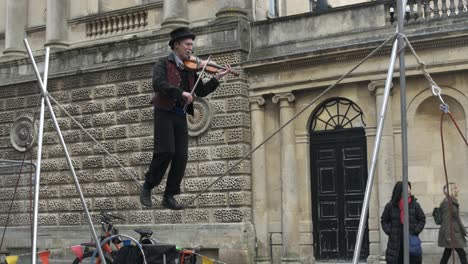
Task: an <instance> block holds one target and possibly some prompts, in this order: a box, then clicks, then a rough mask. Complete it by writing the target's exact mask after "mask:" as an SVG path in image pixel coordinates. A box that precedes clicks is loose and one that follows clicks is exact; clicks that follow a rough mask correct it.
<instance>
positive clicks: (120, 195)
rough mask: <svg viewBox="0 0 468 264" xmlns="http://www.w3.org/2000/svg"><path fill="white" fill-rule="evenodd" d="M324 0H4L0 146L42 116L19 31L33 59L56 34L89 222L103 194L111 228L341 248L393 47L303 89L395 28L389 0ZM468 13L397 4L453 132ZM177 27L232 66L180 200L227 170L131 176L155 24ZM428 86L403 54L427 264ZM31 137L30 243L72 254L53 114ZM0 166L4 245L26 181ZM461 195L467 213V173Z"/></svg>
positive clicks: (317, 255)
mask: <svg viewBox="0 0 468 264" xmlns="http://www.w3.org/2000/svg"><path fill="white" fill-rule="evenodd" d="M328 2H329V3H330V6H331V8H330V9H328V10H325V11H320V12H315V11H314V10H313V8H312V7H311V6H313V4H314V3H315V1H306V0H295V1H289V0H288V1H284V0H283V1H273V0H272V1H267V0H261V1H249V0H235V1H234V0H231V1H227V0H226V1H224V0H223V1H221V0H219V1H212V0H188V1H187V0H167V1H166V0H164V1H162V0H135V1H128V0H119V1H107V0H80V1H66V0H55V1H54V0H39V1H37V0H0V17H4V18H5V19H4V20H1V21H0V52H1V53H2V56H0V76H1V78H0V95H1V96H0V149H1V151H0V159H3V160H21V159H23V157H24V153H25V152H24V151H25V149H24V141H25V140H26V141H27V137H24V133H25V131H26V132H27V131H29V130H31V127H33V126H34V125H32V124H33V123H34V122H35V120H36V119H37V113H38V109H39V108H38V105H39V89H38V86H37V82H36V79H35V76H34V72H33V70H32V67H31V64H30V62H29V60H28V58H27V57H26V52H25V49H24V46H23V44H22V39H23V38H24V37H25V36H26V37H28V39H29V43H30V44H31V47H32V49H33V50H34V54H35V56H36V59H37V61H38V63H39V67H40V68H41V69H43V67H44V46H48V47H50V48H51V50H52V53H51V58H50V69H49V82H48V90H49V91H50V95H51V96H52V97H53V98H54V99H55V100H56V101H57V102H58V103H59V105H57V104H54V110H55V113H56V114H57V117H58V122H59V124H60V127H61V131H62V132H63V135H64V138H65V141H66V143H67V146H68V148H69V151H70V154H71V157H72V161H73V164H74V165H75V168H76V170H77V174H78V178H79V181H80V184H81V188H82V190H83V193H84V195H85V197H86V201H87V205H88V207H89V209H90V210H91V212H92V216H93V219H95V220H96V223H98V217H97V215H98V213H99V211H101V210H106V211H110V212H113V213H115V214H119V215H121V216H123V217H124V218H125V219H126V220H125V221H121V222H118V223H117V224H118V226H119V228H120V231H121V233H124V234H136V233H132V232H133V231H132V229H133V228H136V227H149V228H151V229H153V230H154V233H155V236H156V238H157V239H158V240H160V241H163V242H171V243H175V244H177V245H179V246H182V247H187V248H195V247H200V248H201V249H200V252H201V253H202V254H204V255H207V256H210V257H213V258H216V259H219V260H221V261H224V262H226V263H319V262H320V261H323V260H330V259H336V260H340V261H341V260H347V259H350V258H351V257H352V253H353V251H354V241H355V239H354V237H355V236H356V231H357V222H358V221H359V216H360V209H361V207H360V206H361V205H362V199H363V193H364V188H365V183H366V179H367V178H368V175H367V171H368V168H369V167H370V161H371V160H372V157H371V154H372V149H373V148H374V141H375V134H376V126H377V118H378V113H379V111H380V107H381V105H382V103H383V98H382V96H383V83H384V82H383V80H384V79H385V77H386V72H387V68H388V63H389V54H390V47H389V46H387V47H385V48H384V49H383V50H382V51H381V52H379V53H378V54H377V55H375V56H374V57H372V58H370V59H369V60H368V61H366V62H365V63H364V64H362V65H361V66H360V67H359V68H358V69H357V70H356V71H354V72H353V73H351V74H350V75H349V76H348V77H347V78H345V79H344V80H343V81H342V82H341V83H340V84H339V85H338V86H336V87H335V88H334V89H332V90H331V91H329V92H327V93H326V94H325V95H324V96H322V97H320V98H318V99H316V97H317V96H318V95H319V94H320V93H321V92H322V91H324V89H325V88H327V87H328V86H329V85H331V84H333V83H334V82H335V81H336V80H337V79H338V78H339V77H341V76H342V75H343V74H345V73H346V72H347V71H348V70H349V69H351V68H352V67H353V66H354V65H356V64H357V63H358V62H359V61H360V60H361V59H363V58H364V57H365V56H367V55H368V54H369V53H370V52H371V51H372V50H373V49H374V48H375V47H377V46H378V45H379V44H381V43H382V42H383V41H384V40H385V39H387V38H389V37H390V36H392V34H394V32H395V23H394V19H395V17H392V13H391V12H390V10H391V7H395V6H394V2H393V1H354V2H361V3H357V4H354V5H345V4H349V3H348V2H346V3H343V2H344V1H328ZM423 3H429V4H423ZM341 5H343V6H341ZM466 14H467V5H466V3H465V2H464V1H463V0H449V1H409V5H408V13H407V17H406V19H407V21H406V33H407V35H408V38H409V39H410V41H411V42H412V43H413V45H414V47H415V49H416V51H417V52H418V54H419V57H420V58H421V59H422V60H423V61H424V62H425V63H426V65H427V68H428V69H429V71H430V72H431V74H432V76H433V78H434V80H435V81H436V82H437V83H438V84H439V85H440V86H441V88H442V89H443V91H442V93H443V97H444V99H445V100H446V102H447V103H448V104H449V105H450V109H451V111H452V113H453V115H454V118H455V120H456V121H457V123H458V124H459V126H460V127H461V129H462V131H463V133H464V135H465V136H466V135H467V129H468V128H467V121H468V120H467V109H468V87H467V84H468V79H467V78H468V77H467V74H466V73H467V69H468V57H467V56H466V54H467V51H468V22H466V21H467V19H466V18H467V15H466ZM177 26H189V27H191V28H192V29H193V31H194V32H195V33H196V34H197V38H196V40H195V45H196V47H195V52H196V55H199V56H207V55H209V54H211V55H212V56H213V58H214V60H215V61H217V62H218V63H220V64H225V63H230V64H231V65H233V66H234V69H235V70H236V71H238V72H239V73H240V76H239V77H235V76H228V78H226V79H225V80H224V81H223V82H222V84H221V86H220V87H219V88H218V89H217V91H216V92H215V93H213V94H212V95H211V96H210V97H209V98H207V99H206V100H205V99H203V100H202V99H200V100H197V101H196V105H195V106H196V109H195V110H196V115H195V116H194V117H193V118H189V119H188V121H189V127H190V147H189V164H188V167H187V171H186V177H185V178H184V181H183V194H182V195H180V198H179V199H181V200H185V201H189V200H190V199H191V198H193V197H195V196H196V195H197V194H198V193H199V192H200V191H201V190H203V189H204V188H205V187H206V186H208V185H209V184H210V183H212V182H213V181H215V180H216V179H218V178H219V177H220V176H223V175H224V174H225V173H226V171H228V170H230V171H229V173H227V175H226V176H223V178H222V179H221V180H220V181H219V182H217V183H216V184H215V185H214V186H213V187H212V188H211V189H210V190H209V191H208V192H206V193H203V194H202V195H201V196H200V197H199V198H197V199H196V200H195V202H194V204H192V205H190V206H189V207H188V208H187V209H185V210H182V211H169V210H165V209H163V208H162V207H159V206H158V207H156V208H153V209H146V208H142V207H141V205H140V203H139V201H138V185H137V184H136V182H135V181H134V179H133V177H136V178H137V179H140V180H142V179H143V174H144V172H145V171H146V169H147V165H148V164H149V162H150V159H151V155H152V148H153V145H152V142H153V139H152V135H153V132H152V127H153V126H152V122H153V121H152V120H153V110H152V108H151V105H149V101H150V99H151V96H152V87H151V66H152V63H154V61H155V60H156V59H157V58H158V57H160V56H163V55H165V54H167V53H168V52H170V49H169V47H168V46H167V42H168V32H170V30H171V29H173V28H174V27H177ZM429 87H430V85H429V83H428V82H427V81H426V80H425V78H424V75H423V74H422V73H421V71H420V68H419V67H418V65H417V63H416V60H415V59H414V58H413V57H412V56H410V54H409V53H408V56H407V102H408V105H407V106H406V107H407V109H408V129H409V134H408V141H409V178H410V181H411V182H412V184H413V194H414V195H416V197H417V198H418V200H419V202H420V203H421V205H422V207H423V209H424V211H425V212H426V214H427V216H428V218H427V224H426V228H425V230H424V232H423V233H422V234H421V239H422V240H423V249H424V259H425V260H424V263H432V262H433V263H436V262H438V258H439V256H440V253H441V249H440V248H437V244H436V242H437V228H438V227H437V226H436V225H435V224H434V222H433V220H432V218H431V217H430V213H431V212H432V208H433V207H435V206H437V205H438V203H439V202H440V201H441V200H442V198H443V194H442V186H443V173H444V171H443V164H442V160H441V144H440V132H439V122H440V111H439V105H438V102H437V100H436V99H435V98H434V97H433V96H432V94H431V92H430V90H429ZM389 100H390V101H389V105H388V109H387V112H386V113H387V115H386V119H385V126H384V131H383V137H382V141H381V146H380V152H379V156H378V161H379V162H378V164H377V167H376V175H375V181H374V185H373V191H372V195H371V201H370V209H369V219H368V225H367V228H366V230H365V232H364V233H365V237H364V243H363V247H362V258H363V260H367V262H368V263H379V262H382V261H383V256H384V255H385V247H386V240H387V237H386V235H385V234H384V233H383V232H382V231H381V229H380V214H381V213H382V210H383V208H384V206H385V204H386V203H387V202H388V201H389V199H390V195H391V190H392V188H393V185H394V184H395V182H396V181H397V180H398V179H401V176H400V175H401V170H402V168H401V167H402V165H401V125H400V89H399V79H398V74H395V76H394V79H393V88H392V93H391V96H390V99H389ZM311 102H312V104H311ZM306 107H307V108H306ZM305 108H306V109H305ZM67 113H69V114H70V115H71V116H72V117H73V119H76V120H77V121H79V123H80V124H81V126H83V127H84V128H85V129H86V131H87V132H84V131H83V130H82V129H81V128H80V127H79V125H78V124H76V123H75V122H74V121H73V120H72V118H71V117H69V116H68V115H67ZM290 120H292V122H290V123H289V121H290ZM286 123H288V125H287V126H284V127H283V128H282V129H281V130H280V132H279V133H278V134H276V135H275V136H273V137H271V135H272V134H273V133H275V132H276V131H277V130H278V129H279V128H280V127H282V126H283V125H284V124H286ZM444 130H445V139H446V142H445V148H446V155H447V167H448V173H449V177H450V179H451V181H454V182H457V183H459V185H460V186H464V185H465V184H467V183H468V180H467V179H466V177H464V175H463V174H464V172H465V171H467V169H468V168H467V166H468V163H467V162H466V161H467V160H468V150H467V148H466V147H464V146H463V141H462V139H461V138H460V137H459V135H458V132H457V131H456V130H454V128H453V126H452V125H451V123H450V121H449V120H448V119H445V121H444ZM88 133H89V134H90V135H91V136H92V137H94V138H95V139H96V140H97V141H98V142H100V143H101V144H102V145H104V146H105V148H106V149H107V151H109V152H110V153H111V154H112V156H113V157H116V159H113V158H112V157H110V156H109V155H107V154H106V153H105V151H104V150H102V149H101V148H100V147H99V146H98V144H96V142H94V141H93V140H92V139H91V137H90V136H89V135H88ZM43 140H44V148H43V163H42V174H41V192H40V204H39V207H40V209H39V210H40V215H39V216H40V217H39V240H38V247H39V248H40V249H45V248H48V249H52V250H53V255H52V260H53V259H54V258H55V259H57V260H58V259H67V258H68V259H70V258H71V257H72V256H71V251H70V250H68V249H67V248H68V247H69V246H71V245H74V244H77V243H79V242H83V241H86V240H88V239H89V237H90V234H89V228H88V226H87V224H86V220H85V217H84V215H83V208H82V206H81V203H80V201H79V199H78V196H77V192H76V187H75V185H74V183H73V181H72V177H71V175H70V172H69V170H68V168H67V163H66V160H65V158H64V153H63V150H62V149H61V146H60V144H59V142H58V139H57V134H56V132H55V130H54V129H53V126H52V122H51V120H50V118H49V116H48V118H47V122H46V125H45V133H44V137H43ZM265 140H267V142H266V144H264V145H262V146H261V147H260V148H258V149H256V148H257V146H259V145H260V144H262V143H263V142H264V141H265ZM253 149H256V150H255V151H254V152H253V153H252V154H251V155H248V154H249V153H250V151H251V150H253ZM33 155H35V150H34V151H33ZM246 155H247V158H246V159H245V160H244V161H243V162H241V163H240V164H239V165H238V166H235V167H233V165H234V164H236V163H237V162H238V161H239V160H241V159H243V158H244V157H246ZM116 160H118V161H119V162H116ZM119 163H120V164H122V165H123V166H120V164H119ZM460 172H461V173H460ZM128 173H130V174H131V175H128ZM0 176H1V179H0V188H1V191H0V202H1V207H0V208H2V211H1V213H0V220H1V223H3V224H2V225H3V226H4V225H5V224H6V223H7V215H8V212H9V211H11V215H10V217H9V218H8V225H9V227H8V229H7V233H6V238H7V240H6V242H5V244H4V245H3V246H2V248H1V250H6V251H9V252H12V253H23V252H27V251H28V247H30V240H31V239H30V236H31V233H30V232H31V231H30V227H29V223H30V221H31V219H30V218H31V216H30V213H29V210H30V209H29V208H30V196H31V193H30V180H29V178H28V177H24V176H23V177H22V178H19V179H20V180H19V182H18V184H17V180H18V174H17V171H14V170H11V169H2V170H1V171H0ZM17 185H18V186H17ZM161 192H162V189H161V188H159V189H158V190H157V193H156V196H157V197H158V199H160V195H159V194H160V193H161ZM11 201H13V203H11ZM158 201H159V200H158ZM158 201H155V202H158ZM460 203H461V206H462V209H461V211H462V212H466V211H465V210H464V209H463V208H465V207H464V206H465V205H466V204H468V195H467V194H466V193H465V192H464V190H463V188H462V191H461V197H460ZM11 205H12V206H11ZM10 206H11V209H12V210H10ZM462 216H464V214H462ZM57 263H59V262H57Z"/></svg>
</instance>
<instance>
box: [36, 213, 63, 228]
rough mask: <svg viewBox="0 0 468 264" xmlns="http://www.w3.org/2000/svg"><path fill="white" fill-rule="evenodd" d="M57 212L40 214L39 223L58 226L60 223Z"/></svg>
mask: <svg viewBox="0 0 468 264" xmlns="http://www.w3.org/2000/svg"><path fill="white" fill-rule="evenodd" d="M58 222H59V221H58V215H57V214H39V215H38V223H39V225H40V226H56V225H58Z"/></svg>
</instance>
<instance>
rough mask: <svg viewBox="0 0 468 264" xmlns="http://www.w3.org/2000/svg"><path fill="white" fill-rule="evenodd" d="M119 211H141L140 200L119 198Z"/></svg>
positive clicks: (136, 198)
mask: <svg viewBox="0 0 468 264" xmlns="http://www.w3.org/2000/svg"><path fill="white" fill-rule="evenodd" d="M117 209H119V210H125V209H135V210H138V209H140V200H139V198H138V197H117Z"/></svg>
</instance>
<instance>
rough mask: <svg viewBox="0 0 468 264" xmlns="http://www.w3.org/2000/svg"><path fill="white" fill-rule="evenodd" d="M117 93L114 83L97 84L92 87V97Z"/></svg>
mask: <svg viewBox="0 0 468 264" xmlns="http://www.w3.org/2000/svg"><path fill="white" fill-rule="evenodd" d="M116 95H117V91H116V88H115V86H114V85H105V86H98V87H95V88H94V98H109V97H113V96H116Z"/></svg>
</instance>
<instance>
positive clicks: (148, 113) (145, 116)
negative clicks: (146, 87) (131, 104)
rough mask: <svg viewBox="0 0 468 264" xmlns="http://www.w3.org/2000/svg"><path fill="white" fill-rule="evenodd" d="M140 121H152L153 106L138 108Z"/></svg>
mask: <svg viewBox="0 0 468 264" xmlns="http://www.w3.org/2000/svg"><path fill="white" fill-rule="evenodd" d="M140 116H141V121H152V120H153V119H154V110H153V108H147V109H146V108H145V109H141V110H140Z"/></svg>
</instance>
